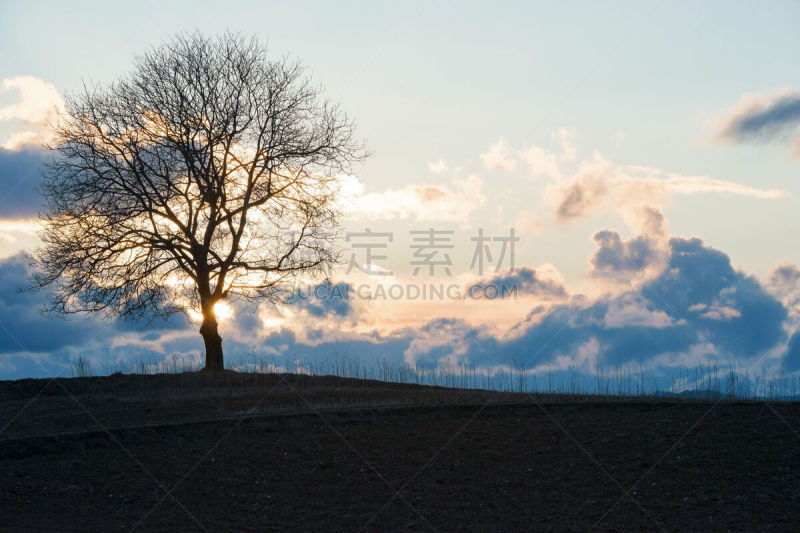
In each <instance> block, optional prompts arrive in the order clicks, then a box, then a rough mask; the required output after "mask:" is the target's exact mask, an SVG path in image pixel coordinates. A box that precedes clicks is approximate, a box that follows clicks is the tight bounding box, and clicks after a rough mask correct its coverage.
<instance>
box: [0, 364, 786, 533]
mask: <svg viewBox="0 0 800 533" xmlns="http://www.w3.org/2000/svg"><path fill="white" fill-rule="evenodd" d="M798 429H800V404H788V403H786V404H781V403H770V404H767V403H764V402H732V401H705V402H704V401H697V400H694V401H691V400H669V401H667V400H658V399H609V398H605V399H604V398H568V397H547V396H535V397H534V396H529V395H515V394H501V393H489V392H481V391H464V390H452V389H441V388H433V387H421V386H415V385H401V384H389V383H380V382H374V381H363V380H352V379H342V378H333V377H310V376H295V375H241V374H225V375H221V376H209V375H204V374H194V375H162V376H111V377H106V378H81V379H58V380H21V381H15V382H0V479H2V488H1V490H0V530H4V531H127V530H139V531H204V530H207V531H249V530H258V531H287V530H288V531H358V530H363V531H385V530H403V531H406V530H409V531H520V530H526V531H798V530H800V434H799V433H798Z"/></svg>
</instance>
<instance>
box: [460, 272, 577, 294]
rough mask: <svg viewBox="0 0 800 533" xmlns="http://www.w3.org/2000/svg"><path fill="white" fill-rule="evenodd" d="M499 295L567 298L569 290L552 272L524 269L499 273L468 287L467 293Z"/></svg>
mask: <svg viewBox="0 0 800 533" xmlns="http://www.w3.org/2000/svg"><path fill="white" fill-rule="evenodd" d="M487 290H488V291H489V292H488V293H487V294H489V295H493V294H497V295H498V296H500V297H510V296H513V295H531V296H543V297H552V298H565V297H566V296H567V289H566V288H565V287H564V285H563V284H562V282H561V280H560V279H558V277H557V276H554V275H553V273H552V272H548V271H547V270H545V271H537V269H533V268H529V267H522V268H517V269H514V270H512V271H506V272H499V273H497V274H495V275H494V276H492V277H490V278H488V279H486V280H481V281H476V282H474V283H471V284H470V285H468V286H467V292H468V293H471V291H477V292H478V293H486V291H487Z"/></svg>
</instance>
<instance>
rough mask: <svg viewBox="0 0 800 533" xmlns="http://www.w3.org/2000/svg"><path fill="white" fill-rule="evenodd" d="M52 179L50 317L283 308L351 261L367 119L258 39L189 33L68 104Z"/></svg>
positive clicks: (45, 238) (209, 327)
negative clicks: (288, 295) (304, 279)
mask: <svg viewBox="0 0 800 533" xmlns="http://www.w3.org/2000/svg"><path fill="white" fill-rule="evenodd" d="M56 131H57V134H58V141H57V142H56V143H55V145H54V146H52V147H51V149H52V150H54V151H55V157H54V159H53V162H52V163H50V164H49V165H48V166H47V167H46V170H45V172H44V174H45V176H44V181H43V185H42V192H43V195H44V197H45V201H46V208H45V212H44V214H43V217H42V218H43V221H44V230H43V231H42V234H41V240H42V245H41V246H40V248H39V250H38V251H37V254H36V258H35V261H36V264H37V267H38V273H37V274H36V275H35V277H34V285H35V286H36V287H39V288H41V287H49V288H50V299H49V306H48V310H49V311H51V312H57V313H74V312H83V311H88V312H96V311H105V312H107V313H109V314H115V315H120V316H122V317H126V318H142V317H145V318H152V317H155V316H166V315H170V314H172V313H177V312H184V311H186V310H187V309H192V308H193V309H198V310H199V311H200V312H201V313H202V325H201V327H200V334H201V335H202V337H203V340H204V343H205V352H206V363H205V368H206V370H214V371H220V370H222V369H223V368H224V365H223V354H222V339H221V337H220V335H219V332H218V327H217V326H218V324H217V319H216V315H215V312H214V305H215V304H216V303H217V302H219V301H221V300H225V299H227V298H231V297H234V296H238V297H241V298H244V299H256V298H266V299H269V300H275V299H277V298H279V297H280V295H281V294H282V291H284V290H285V289H286V288H287V286H288V285H289V284H291V282H292V281H293V280H294V279H295V278H296V277H297V276H298V275H300V274H308V275H321V274H323V273H324V272H325V271H326V269H327V268H328V267H329V266H330V265H331V264H332V263H334V262H335V261H336V260H337V257H338V254H337V251H336V249H335V246H334V245H333V244H334V242H333V241H334V238H335V237H336V236H337V230H338V224H337V220H338V211H337V204H336V200H337V180H336V176H337V174H340V173H346V172H349V171H350V169H351V166H352V164H353V163H355V162H357V161H359V160H361V159H362V158H363V157H365V155H366V154H365V152H364V149H363V145H362V144H361V143H359V142H357V140H356V139H355V137H354V130H353V124H352V122H351V121H350V120H349V119H348V118H347V116H346V115H345V114H344V113H343V112H342V111H341V110H340V109H339V107H338V106H337V105H335V104H332V103H330V102H329V101H327V100H325V99H323V98H322V96H321V89H319V88H318V87H316V86H312V85H311V84H310V82H309V80H308V78H307V77H305V75H304V71H303V68H302V67H301V66H300V65H299V64H298V63H295V62H290V61H288V60H286V59H283V60H270V59H268V57H267V51H266V47H265V46H264V45H262V44H261V43H259V42H258V41H257V40H255V39H248V38H244V37H241V36H238V35H231V34H226V35H224V36H222V37H219V38H207V37H204V36H202V35H199V34H194V35H184V36H179V37H178V38H176V39H175V40H174V41H172V42H170V43H168V44H165V45H163V46H161V47H157V48H153V49H151V50H150V51H148V52H147V53H145V54H144V55H143V56H141V57H139V58H137V60H136V68H135V69H134V70H133V71H132V73H131V74H129V75H128V76H127V77H124V78H122V79H120V80H118V81H116V82H114V83H112V84H110V85H108V86H106V87H98V86H92V87H86V86H85V87H84V89H83V91H82V92H80V93H78V94H76V95H71V96H69V97H68V98H67V103H66V111H65V113H64V115H63V117H62V118H61V120H60V122H59V124H58V125H57V126H56Z"/></svg>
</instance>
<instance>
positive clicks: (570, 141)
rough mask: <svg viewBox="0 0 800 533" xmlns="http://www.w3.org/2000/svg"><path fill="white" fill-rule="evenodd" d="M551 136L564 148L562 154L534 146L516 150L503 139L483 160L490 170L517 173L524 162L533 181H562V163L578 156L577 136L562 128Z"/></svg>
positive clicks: (499, 140)
mask: <svg viewBox="0 0 800 533" xmlns="http://www.w3.org/2000/svg"><path fill="white" fill-rule="evenodd" d="M552 137H553V139H554V140H556V141H557V142H558V143H559V145H560V147H561V154H560V155H557V154H556V153H555V152H553V151H551V150H548V149H546V148H543V147H541V146H537V145H535V144H532V145H530V146H527V147H524V148H514V147H513V146H512V145H511V144H510V143H509V142H508V141H507V140H506V139H503V138H500V139H498V140H497V141H495V142H494V143H492V144H491V145H490V146H489V149H488V151H486V152H484V153H482V154H481V156H480V157H481V161H483V165H484V166H485V167H486V168H487V169H489V170H502V171H505V172H512V171H514V170H516V168H517V163H518V161H519V160H522V161H523V162H524V163H525V166H526V168H527V170H528V175H529V176H530V177H531V178H538V177H548V178H552V179H560V178H561V177H562V175H561V167H560V166H559V162H572V161H574V160H575V158H576V156H577V153H578V150H577V147H576V146H575V144H574V139H575V137H576V134H575V132H574V131H573V130H570V129H567V128H560V129H558V130H555V131H554V132H553V133H552Z"/></svg>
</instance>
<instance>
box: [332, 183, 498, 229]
mask: <svg viewBox="0 0 800 533" xmlns="http://www.w3.org/2000/svg"><path fill="white" fill-rule="evenodd" d="M343 181H344V182H345V184H344V187H343V190H344V192H343V196H342V203H343V207H344V208H345V209H347V210H348V211H349V212H350V216H351V217H353V218H354V219H364V218H365V219H369V220H393V219H405V220H414V221H440V222H460V223H467V222H468V221H469V219H470V216H471V215H472V213H473V212H475V211H476V210H477V209H479V208H480V207H481V206H482V205H483V204H484V203H485V202H486V196H485V195H484V193H483V180H482V179H481V178H480V177H478V176H474V175H473V176H468V177H467V178H466V179H453V180H452V181H451V182H450V183H449V184H447V185H439V184H420V185H416V184H412V185H407V186H405V187H403V188H402V189H390V190H386V191H383V192H366V191H365V189H364V185H363V184H362V183H361V182H360V181H359V180H358V179H357V178H355V177H346V178H343Z"/></svg>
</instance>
